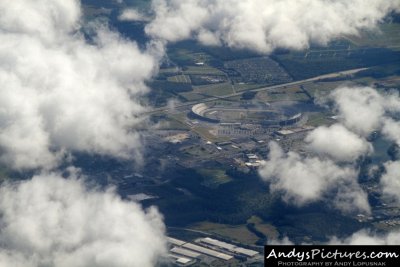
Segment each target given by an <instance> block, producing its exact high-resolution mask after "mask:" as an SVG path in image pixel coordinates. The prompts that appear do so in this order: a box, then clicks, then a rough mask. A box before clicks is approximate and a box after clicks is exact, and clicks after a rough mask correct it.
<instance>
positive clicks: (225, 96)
mask: <svg viewBox="0 0 400 267" xmlns="http://www.w3.org/2000/svg"><path fill="white" fill-rule="evenodd" d="M366 69H368V68H359V69H351V70H346V71H339V72H334V73H329V74H324V75H320V76H317V77H313V78H308V79H305V80H300V81H294V82H290V83H283V84H277V85H272V86H267V87H262V88H254V89H249V90H243V91H241V92H236V93H232V94H227V95H221V96H210V97H205V98H203V99H200V100H195V101H189V102H185V103H181V104H178V105H175V106H174V108H175V109H178V108H182V107H187V106H193V105H196V104H199V103H205V102H211V101H215V100H220V99H225V98H230V97H235V96H240V95H242V94H243V93H244V92H261V91H267V90H273V89H279V88H284V87H287V86H293V85H301V84H305V83H309V82H315V81H318V80H322V79H327V78H336V77H340V76H343V75H351V74H354V73H357V72H360V71H363V70H366ZM170 109H171V108H170V107H167V106H166V107H161V108H154V109H152V110H149V111H147V112H145V114H152V113H157V112H168V111H169V110H170Z"/></svg>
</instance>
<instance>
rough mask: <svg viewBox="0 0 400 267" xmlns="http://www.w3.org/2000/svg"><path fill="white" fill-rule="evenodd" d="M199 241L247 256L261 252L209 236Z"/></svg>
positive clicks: (253, 255) (250, 256)
mask: <svg viewBox="0 0 400 267" xmlns="http://www.w3.org/2000/svg"><path fill="white" fill-rule="evenodd" d="M199 241H200V242H201V243H202V244H205V245H207V246H212V247H215V248H218V249H222V250H224V251H227V252H229V253H233V254H236V255H241V256H245V257H248V258H252V257H255V256H257V255H259V254H260V253H259V252H258V251H255V250H250V249H245V248H242V247H238V246H235V245H233V244H229V243H226V242H223V241H219V240H216V239H212V238H209V237H206V238H201V239H199Z"/></svg>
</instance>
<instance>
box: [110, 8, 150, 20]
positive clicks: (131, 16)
mask: <svg viewBox="0 0 400 267" xmlns="http://www.w3.org/2000/svg"><path fill="white" fill-rule="evenodd" d="M118 19H119V20H121V21H148V20H149V19H148V18H147V17H146V16H145V15H143V14H142V13H140V12H139V11H138V10H136V9H134V8H126V9H124V10H122V12H121V14H120V15H119V16H118Z"/></svg>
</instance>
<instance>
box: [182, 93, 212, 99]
mask: <svg viewBox="0 0 400 267" xmlns="http://www.w3.org/2000/svg"><path fill="white" fill-rule="evenodd" d="M179 95H180V96H181V97H183V98H185V99H186V100H187V101H196V100H201V99H203V98H206V96H204V95H200V94H198V93H196V92H183V93H180V94H179Z"/></svg>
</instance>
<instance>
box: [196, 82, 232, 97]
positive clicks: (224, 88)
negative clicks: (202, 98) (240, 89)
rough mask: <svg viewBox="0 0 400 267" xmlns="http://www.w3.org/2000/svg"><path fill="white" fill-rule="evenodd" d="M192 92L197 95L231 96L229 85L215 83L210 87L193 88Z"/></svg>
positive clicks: (230, 86)
mask: <svg viewBox="0 0 400 267" xmlns="http://www.w3.org/2000/svg"><path fill="white" fill-rule="evenodd" d="M193 90H194V91H195V92H196V93H199V94H206V95H210V96H223V95H228V94H232V93H233V90H232V85H231V83H217V84H210V85H200V86H193Z"/></svg>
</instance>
